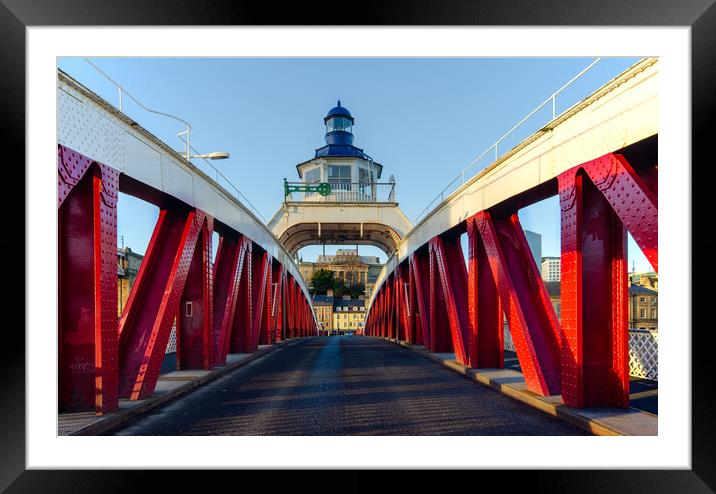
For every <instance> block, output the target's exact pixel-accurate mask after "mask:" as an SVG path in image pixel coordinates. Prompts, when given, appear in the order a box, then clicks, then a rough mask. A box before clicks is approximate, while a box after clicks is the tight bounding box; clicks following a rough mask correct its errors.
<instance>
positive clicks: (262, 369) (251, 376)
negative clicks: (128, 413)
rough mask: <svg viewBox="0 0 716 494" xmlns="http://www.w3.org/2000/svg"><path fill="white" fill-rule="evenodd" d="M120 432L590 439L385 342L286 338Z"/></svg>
mask: <svg viewBox="0 0 716 494" xmlns="http://www.w3.org/2000/svg"><path fill="white" fill-rule="evenodd" d="M114 434H118V435H155V436H159V435H172V436H177V435H337V436H338V435H585V434H588V433H587V432H586V431H584V430H582V429H579V428H577V427H575V426H572V425H570V424H568V423H566V422H563V421H562V420H559V419H556V418H554V417H551V416H549V415H547V414H545V413H543V412H540V411H538V410H536V409H534V408H532V407H530V406H528V405H525V404H523V403H520V402H518V401H516V400H514V399H512V398H508V397H506V396H503V395H501V394H499V393H498V392H496V391H494V390H493V389H491V388H488V387H486V386H483V385H480V384H478V383H475V382H474V381H470V380H467V379H465V378H464V377H462V376H460V375H458V374H456V373H455V372H453V371H451V370H449V369H446V368H445V367H443V366H442V365H440V364H438V363H436V362H433V361H431V360H429V359H426V358H425V357H422V356H420V355H418V354H416V353H414V352H412V351H410V350H408V349H406V348H403V347H401V346H399V345H395V344H393V343H389V342H386V341H384V340H380V339H377V338H370V337H359V336H342V337H339V336H330V337H315V338H305V339H301V340H296V341H292V342H289V343H286V344H285V345H284V346H282V347H281V348H279V349H276V350H275V351H273V352H271V353H269V354H268V355H266V356H264V357H261V358H259V359H256V360H254V361H252V362H250V363H249V364H247V365H245V366H243V367H240V368H238V369H236V370H235V371H232V372H231V373H229V374H227V375H226V376H223V377H221V378H219V379H217V380H216V381H213V382H211V383H209V384H207V385H204V386H203V387H201V388H198V389H197V390H196V391H193V392H191V393H190V394H188V395H186V396H184V397H182V398H180V399H178V400H176V401H173V402H171V403H169V404H167V405H165V406H163V407H160V408H158V409H155V410H154V411H152V412H150V413H148V414H146V415H143V416H140V417H138V418H137V419H135V420H134V421H132V422H130V423H129V424H127V425H125V426H124V427H123V428H122V429H119V430H116V431H114Z"/></svg>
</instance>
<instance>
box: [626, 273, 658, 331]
mask: <svg viewBox="0 0 716 494" xmlns="http://www.w3.org/2000/svg"><path fill="white" fill-rule="evenodd" d="M658 302H659V292H657V291H656V290H652V289H651V288H647V287H644V286H640V285H635V284H632V285H631V286H630V287H629V327H630V328H635V329H652V330H658V329H659V326H658V320H659V313H658Z"/></svg>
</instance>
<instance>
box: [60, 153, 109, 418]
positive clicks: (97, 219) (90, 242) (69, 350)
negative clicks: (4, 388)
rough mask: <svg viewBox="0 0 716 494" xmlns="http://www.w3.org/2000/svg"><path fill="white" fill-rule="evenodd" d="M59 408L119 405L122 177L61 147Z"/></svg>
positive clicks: (99, 410)
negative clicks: (118, 197)
mask: <svg viewBox="0 0 716 494" xmlns="http://www.w3.org/2000/svg"><path fill="white" fill-rule="evenodd" d="M57 173H58V205H57V207H58V211H57V219H58V269H59V280H58V294H59V300H58V330H59V334H58V338H59V339H58V350H59V355H58V365H59V367H58V374H59V375H58V409H59V410H60V411H61V412H80V411H95V412H96V413H97V414H102V413H105V412H108V411H111V410H114V409H115V408H117V406H118V366H117V196H118V179H119V172H117V171H115V170H113V169H112V168H109V167H106V166H104V165H101V164H99V163H96V162H94V161H92V160H90V159H89V158H87V157H85V156H82V155H81V154H79V153H76V152H74V151H73V150H71V149H69V148H66V147H64V146H59V147H58V155H57Z"/></svg>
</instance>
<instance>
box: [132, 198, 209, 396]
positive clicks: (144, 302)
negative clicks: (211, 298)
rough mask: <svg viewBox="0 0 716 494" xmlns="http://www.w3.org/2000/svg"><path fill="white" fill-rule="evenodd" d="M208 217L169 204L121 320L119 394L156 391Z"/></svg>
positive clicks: (142, 394)
mask: <svg viewBox="0 0 716 494" xmlns="http://www.w3.org/2000/svg"><path fill="white" fill-rule="evenodd" d="M206 221H207V216H206V215H205V214H204V213H203V212H201V211H198V210H196V211H193V210H189V209H184V208H183V207H178V206H177V207H172V208H171V209H169V208H166V207H165V208H163V209H161V210H160V212H159V219H158V220H157V224H156V226H155V228H154V232H153V233H152V238H151V240H150V241H149V246H148V247H147V252H146V255H145V256H144V260H143V262H142V265H141V267H140V268H139V273H138V274H137V279H136V281H135V283H134V287H133V289H132V292H131V293H130V296H129V300H128V301H127V306H126V308H125V310H124V313H123V314H122V318H121V320H120V323H119V367H120V383H119V395H120V396H121V397H126V398H130V399H132V400H137V399H142V398H145V397H147V396H149V395H150V394H152V392H153V391H154V386H155V385H156V382H157V379H158V377H159V370H160V367H161V364H162V360H163V359H164V352H165V350H166V347H167V343H168V341H169V334H170V333H171V330H172V324H173V322H174V318H175V317H176V316H177V311H178V309H179V299H180V297H181V296H182V293H183V292H184V285H185V283H186V279H187V275H188V272H189V267H190V264H191V260H192V258H193V257H194V249H195V247H196V244H197V240H198V239H199V236H200V235H201V232H202V231H203V229H204V225H205V223H206Z"/></svg>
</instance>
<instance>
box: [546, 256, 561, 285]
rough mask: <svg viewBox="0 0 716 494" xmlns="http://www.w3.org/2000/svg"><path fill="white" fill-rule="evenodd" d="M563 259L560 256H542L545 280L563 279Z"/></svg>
mask: <svg viewBox="0 0 716 494" xmlns="http://www.w3.org/2000/svg"><path fill="white" fill-rule="evenodd" d="M561 273H562V260H561V259H560V258H559V257H543V258H542V279H543V280H544V281H559V280H561V279H562V276H561Z"/></svg>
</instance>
